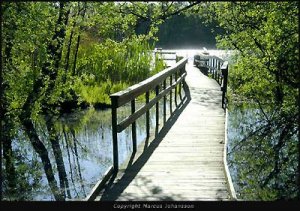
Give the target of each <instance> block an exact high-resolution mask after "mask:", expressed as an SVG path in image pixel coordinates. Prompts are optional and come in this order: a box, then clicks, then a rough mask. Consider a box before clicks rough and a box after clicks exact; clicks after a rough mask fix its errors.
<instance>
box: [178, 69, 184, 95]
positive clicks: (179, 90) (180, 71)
mask: <svg viewBox="0 0 300 211" xmlns="http://www.w3.org/2000/svg"><path fill="white" fill-rule="evenodd" d="M182 73H183V69H182V68H181V69H180V70H179V76H181V75H182ZM182 85H183V82H180V83H179V87H178V92H179V97H180V101H182V95H181V86H182Z"/></svg>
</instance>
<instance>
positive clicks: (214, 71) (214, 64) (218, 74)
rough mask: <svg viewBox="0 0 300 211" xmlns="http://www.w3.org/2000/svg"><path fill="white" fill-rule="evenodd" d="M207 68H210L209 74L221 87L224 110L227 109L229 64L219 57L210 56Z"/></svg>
mask: <svg viewBox="0 0 300 211" xmlns="http://www.w3.org/2000/svg"><path fill="white" fill-rule="evenodd" d="M207 67H208V68H209V74H210V75H211V77H212V78H213V79H215V80H216V81H217V82H218V84H219V85H220V86H221V91H222V108H226V106H227V100H226V92H227V81H228V62H227V61H224V60H223V59H221V58H219V57H217V56H210V57H209V59H208V64H207Z"/></svg>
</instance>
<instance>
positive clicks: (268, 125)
mask: <svg viewBox="0 0 300 211" xmlns="http://www.w3.org/2000/svg"><path fill="white" fill-rule="evenodd" d="M269 112H272V114H273V116H275V115H276V111H269ZM270 116H271V115H270ZM293 130H296V128H294V129H293V128H291V131H293ZM282 134H284V129H283V128H282V127H281V126H280V124H279V123H278V122H275V121H274V120H273V121H272V120H271V121H267V120H266V119H265V118H264V117H263V114H262V112H261V110H260V109H257V108H255V107H254V106H253V105H250V104H248V105H243V106H237V105H232V106H231V109H230V110H229V114H228V153H229V154H228V164H229V169H230V173H231V176H232V180H233V184H234V187H235V190H236V192H237V197H238V198H239V199H242V200H278V199H293V198H296V197H297V191H298V187H297V182H296V181H297V180H296V177H297V172H298V170H297V163H298V153H299V152H298V151H297V143H298V140H297V137H296V134H294V135H287V134H286V136H285V137H284V138H283V135H282ZM291 134H292V133H291Z"/></svg>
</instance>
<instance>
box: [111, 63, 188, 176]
mask: <svg viewBox="0 0 300 211" xmlns="http://www.w3.org/2000/svg"><path fill="white" fill-rule="evenodd" d="M187 61H188V59H187V58H183V59H181V60H180V61H179V62H177V63H176V65H174V66H172V67H168V68H166V69H164V70H163V71H161V72H159V73H157V74H155V75H153V76H151V77H150V78H148V79H146V80H144V81H142V82H140V83H138V84H135V85H133V86H131V87H129V88H127V89H125V90H122V91H119V92H117V93H114V94H112V95H110V98H111V105H112V137H113V168H114V172H117V171H118V169H119V158H118V133H120V132H122V131H123V130H124V129H126V128H127V127H128V126H129V125H130V124H131V125H132V143H133V152H136V148H137V143H136V120H137V119H138V118H139V117H141V116H142V115H143V114H145V113H146V135H147V137H149V135H150V118H149V116H150V114H149V110H150V109H151V108H152V107H153V106H154V105H156V131H158V125H159V100H160V99H161V98H164V107H163V116H164V122H165V121H166V95H167V94H169V93H170V106H172V90H173V89H175V94H174V98H175V103H176V105H177V94H176V93H177V87H178V85H179V93H181V85H183V86H184V79H185V77H186V74H187V73H186V70H185V64H186V63H187ZM173 76H174V77H173ZM167 78H169V79H170V83H169V85H168V86H167V83H166V80H167ZM160 88H161V90H159V89H160ZM154 90H155V94H156V96H155V97H154V98H153V99H151V100H150V98H149V96H150V91H154ZM142 94H145V95H146V97H145V98H146V104H145V105H144V106H142V107H141V108H140V109H138V110H136V109H135V99H136V98H137V97H138V96H140V95H142ZM129 102H131V115H129V116H128V117H127V118H125V119H124V120H122V121H121V122H120V123H118V120H117V115H118V113H117V109H118V108H119V107H120V106H122V105H124V104H126V103H129ZM171 111H172V109H171Z"/></svg>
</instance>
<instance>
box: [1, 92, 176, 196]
mask: <svg viewBox="0 0 300 211" xmlns="http://www.w3.org/2000/svg"><path fill="white" fill-rule="evenodd" d="M168 98H169V97H168ZM173 101H174V100H173ZM162 103H163V102H162V100H161V101H160V111H162V108H163V104H162ZM141 106H142V103H137V104H136V109H138V108H139V107H141ZM173 108H175V105H173ZM129 114H130V106H129V105H125V106H122V107H121V108H119V109H118V122H120V121H121V120H122V119H124V118H125V117H127V116H128V115H129ZM167 114H168V115H169V105H167ZM168 115H167V116H168ZM43 119H44V118H41V121H38V122H36V125H35V127H36V128H37V130H38V133H39V135H40V139H41V140H43V143H44V144H45V146H46V148H47V150H48V153H49V158H50V160H51V164H52V167H53V170H54V174H55V178H56V181H57V182H58V183H59V177H58V171H57V168H56V163H55V157H54V153H53V149H52V148H51V144H50V143H49V141H48V134H47V129H46V126H45V123H44V122H43ZM161 119H162V118H161ZM145 122H146V118H145V115H143V116H141V117H140V118H139V119H138V120H137V122H136V124H137V144H138V145H139V144H141V143H143V141H144V140H145V138H146V126H145ZM55 126H56V129H57V131H59V132H58V136H59V140H60V142H59V143H60V148H61V151H62V155H63V163H64V167H65V170H66V174H67V182H68V186H69V187H68V188H67V189H66V191H65V192H66V196H67V200H81V199H84V198H85V197H86V196H87V195H88V194H89V193H90V192H91V190H92V188H93V187H94V185H95V184H96V183H97V182H98V181H99V180H101V179H102V178H103V175H104V174H105V172H106V171H107V170H108V169H109V167H110V166H112V164H113V156H112V155H113V153H112V152H113V147H112V131H111V110H110V109H107V110H95V109H92V108H91V109H87V110H83V111H78V112H76V113H72V114H68V115H64V116H63V117H60V118H58V119H57V120H56V123H55ZM154 130H155V106H154V107H153V108H151V109H150V132H153V131H154ZM118 147H119V163H120V165H121V164H122V163H123V162H124V161H126V160H127V159H128V157H129V156H130V155H131V152H132V138H131V126H129V127H128V128H127V129H125V130H124V131H122V132H121V133H118ZM13 151H14V157H15V161H16V162H15V167H16V171H17V183H18V190H17V192H18V194H17V195H9V194H7V192H6V187H7V184H4V200H22V201H23V200H24V201H52V200H53V201H54V200H55V199H54V196H53V195H52V193H51V190H50V188H49V184H48V181H47V179H46V176H45V173H44V169H43V166H42V162H41V159H40V157H39V155H38V154H37V153H36V152H35V151H34V149H33V148H32V146H31V144H30V142H29V140H28V138H27V136H26V135H25V134H24V133H23V131H22V130H21V129H20V131H19V134H18V135H17V136H16V138H15V139H14V140H13ZM58 186H59V184H58Z"/></svg>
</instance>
